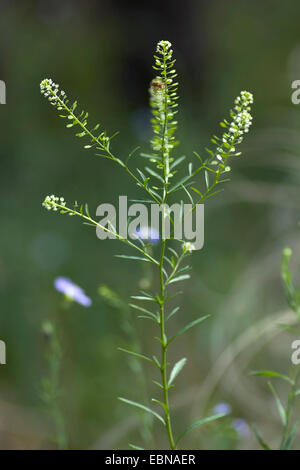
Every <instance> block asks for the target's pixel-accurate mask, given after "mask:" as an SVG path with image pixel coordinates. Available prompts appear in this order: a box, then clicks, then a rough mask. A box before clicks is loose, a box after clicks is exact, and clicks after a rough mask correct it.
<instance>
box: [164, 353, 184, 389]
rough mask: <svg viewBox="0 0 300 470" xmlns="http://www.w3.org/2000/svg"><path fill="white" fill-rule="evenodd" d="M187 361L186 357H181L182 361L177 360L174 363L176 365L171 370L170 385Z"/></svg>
mask: <svg viewBox="0 0 300 470" xmlns="http://www.w3.org/2000/svg"><path fill="white" fill-rule="evenodd" d="M185 363H186V358H185V357H184V358H182V359H180V361H178V362H176V364H175V365H174V367H173V369H172V371H171V374H170V378H169V381H168V387H170V385H171V384H172V383H173V382H174V380H175V379H176V377H177V375H178V374H179V372H180V371H181V369H182V368H183V367H184V365H185Z"/></svg>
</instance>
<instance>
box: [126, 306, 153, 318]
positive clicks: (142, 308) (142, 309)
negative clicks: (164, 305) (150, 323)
mask: <svg viewBox="0 0 300 470" xmlns="http://www.w3.org/2000/svg"><path fill="white" fill-rule="evenodd" d="M129 307H131V308H134V309H135V310H138V311H139V312H142V313H146V314H147V315H150V317H152V318H154V319H155V320H157V316H156V315H155V313H153V312H150V310H147V309H146V308H144V307H140V305H136V304H129Z"/></svg>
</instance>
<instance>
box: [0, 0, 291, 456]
mask: <svg viewBox="0 0 300 470" xmlns="http://www.w3.org/2000/svg"><path fill="white" fill-rule="evenodd" d="M0 9H1V15H0V27H1V41H0V79H1V80H4V81H5V83H6V87H7V104H6V105H1V106H0V124H1V145H0V158H1V172H0V178H1V184H0V193H1V197H0V206H1V215H2V217H1V231H0V237H1V238H0V242H1V249H0V295H1V314H0V339H3V340H5V342H6V345H7V364H6V365H5V366H0V448H1V449H10V448H25V449H30V448H53V447H55V446H54V445H53V444H51V443H49V442H48V436H49V434H50V435H51V433H53V425H52V421H51V419H49V417H47V415H46V414H45V413H44V411H43V406H42V402H41V399H40V381H41V378H42V377H43V376H45V375H47V364H46V362H45V358H44V353H45V349H46V347H47V345H46V344H45V341H44V339H43V337H42V335H41V324H42V322H43V321H44V320H45V319H50V320H56V321H57V322H58V323H59V326H60V328H61V331H63V338H64V341H63V350H64V359H63V374H62V375H63V377H62V381H63V390H64V395H63V397H62V403H63V410H64V413H65V415H66V419H67V431H68V435H69V438H70V445H71V447H72V448H79V449H81V448H97V449H101V448H127V443H128V442H134V443H136V444H139V445H143V436H142V435H141V427H142V423H143V420H142V415H141V414H140V413H135V410H134V409H131V408H129V407H127V406H126V405H124V404H122V403H120V402H118V401H117V396H119V395H122V396H126V397H128V398H132V399H140V398H141V394H142V386H141V385H139V384H140V379H141V377H140V375H141V371H140V370H137V372H135V371H134V370H132V369H133V364H128V358H127V357H124V356H125V355H124V354H122V353H121V352H120V351H118V350H117V347H118V346H123V347H125V346H126V345H128V344H129V343H130V341H131V340H130V334H131V332H130V331H128V325H129V326H130V325H131V322H130V321H129V323H128V315H129V314H128V312H126V310H124V309H123V310H122V309H119V308H115V307H114V306H113V305H111V304H110V302H107V301H106V300H105V299H104V298H103V296H102V297H101V296H100V295H99V291H98V288H99V286H100V285H103V284H105V285H106V286H108V287H109V288H110V289H112V290H113V291H114V292H116V293H117V294H118V295H119V296H120V298H121V299H123V300H124V301H125V302H126V301H127V299H128V298H129V296H130V295H134V294H136V292H137V291H138V288H139V286H141V285H143V284H145V282H146V283H147V282H151V278H149V273H148V272H144V271H143V269H142V268H141V267H140V266H137V265H136V264H131V263H130V262H127V261H122V260H120V259H117V258H115V257H114V256H113V255H114V254H118V253H120V252H122V250H123V248H122V247H120V246H119V245H118V244H117V243H116V242H114V241H113V242H112V241H105V242H100V241H99V240H98V239H97V237H96V235H95V232H94V230H93V229H92V228H90V227H86V226H83V225H82V224H81V223H80V221H79V220H76V219H75V218H74V219H73V218H72V219H70V218H68V217H62V216H61V217H60V216H57V215H55V214H51V213H50V214H49V213H47V212H46V211H45V210H44V209H43V208H42V207H41V202H42V201H43V199H44V197H45V195H47V194H52V193H54V194H58V195H63V196H64V197H65V198H66V200H67V201H74V200H75V199H76V200H78V201H81V202H88V203H89V205H90V209H91V211H94V210H95V208H96V207H97V205H98V204H100V203H101V202H116V201H117V198H118V196H119V195H121V194H127V195H128V196H130V197H133V198H134V197H136V196H138V195H139V192H138V190H137V188H135V187H132V185H131V183H130V181H128V180H127V179H126V176H124V174H123V172H122V169H120V168H118V167H116V166H114V165H113V164H111V162H109V161H104V160H103V159H100V157H95V156H94V155H93V154H92V153H91V152H89V151H87V150H83V149H82V145H81V143H82V141H79V140H78V139H76V138H75V137H74V132H72V130H71V131H70V130H67V129H65V127H64V122H63V121H62V120H60V119H58V117H57V115H56V114H57V113H56V112H55V110H54V109H52V107H51V106H49V104H48V103H47V102H46V100H45V99H44V98H43V97H42V96H41V95H40V92H39V83H40V81H41V80H42V79H43V78H46V77H51V78H52V79H53V80H54V81H55V82H57V83H59V84H61V86H62V87H63V89H64V90H65V91H66V92H67V94H68V95H69V97H70V99H78V100H79V103H80V105H81V106H82V107H83V108H84V109H86V110H88V111H89V113H90V118H91V122H95V123H96V122H100V123H101V125H102V126H104V127H105V128H106V129H107V131H108V133H109V134H111V133H113V132H114V131H116V130H119V131H120V135H119V136H118V137H117V138H116V139H115V140H114V142H113V149H114V152H115V154H116V155H118V156H119V157H120V158H121V159H124V158H126V156H127V155H128V153H129V152H130V151H131V150H132V149H133V148H134V147H136V146H137V145H140V146H141V148H142V150H143V151H146V152H147V151H148V150H149V144H148V140H149V137H150V136H151V128H150V124H149V111H148V87H149V83H150V81H151V79H152V78H153V71H152V69H151V66H152V54H153V52H154V49H155V45H156V42H157V41H158V40H160V39H168V40H169V41H171V42H172V43H173V47H174V51H175V55H176V57H177V64H176V65H177V71H178V73H179V79H180V88H179V93H180V97H181V99H180V106H181V107H180V114H179V115H178V117H179V121H180V129H179V139H180V142H181V146H180V147H178V150H176V151H177V154H178V155H180V154H184V155H187V157H188V158H190V159H192V158H193V157H192V151H193V150H196V151H198V152H202V153H203V149H204V147H205V146H207V145H208V144H209V139H210V137H211V135H212V134H214V133H216V132H219V129H218V123H219V122H220V120H221V119H222V118H223V117H227V115H228V110H229V109H230V107H231V106H232V102H233V99H234V98H235V97H236V96H237V95H238V94H239V92H240V90H244V89H246V90H249V91H251V92H252V93H253V94H254V97H255V106H254V109H253V116H254V125H253V128H252V129H251V132H250V134H249V135H248V136H247V139H245V143H243V145H242V147H243V149H242V150H243V157H242V158H240V159H238V160H237V161H236V162H235V164H234V165H233V166H232V174H231V178H232V181H231V183H230V184H228V185H227V186H226V190H225V191H224V193H222V194H221V195H218V197H216V198H215V199H213V198H212V199H211V200H209V201H208V202H207V204H206V208H205V245H204V248H203V249H202V251H199V252H196V253H195V255H194V256H193V258H192V264H193V276H192V280H191V281H190V282H188V283H186V284H185V285H184V286H183V287H184V294H183V296H182V297H181V299H180V303H181V306H182V309H181V313H180V314H179V315H178V316H176V319H174V321H173V325H171V326H170V329H171V331H172V330H173V329H174V330H175V329H176V328H178V327H180V326H183V325H184V324H185V323H186V322H187V321H188V320H192V319H193V318H195V317H196V316H198V315H201V314H202V315H204V314H211V315H212V317H211V319H210V320H209V321H207V322H205V323H203V325H201V327H199V328H197V329H195V330H193V331H192V332H191V333H189V335H187V336H186V337H182V338H181V339H179V340H178V343H177V347H175V348H174V347H173V348H170V360H172V361H174V360H176V359H179V358H180V357H182V355H184V356H186V357H187V358H188V365H187V366H186V369H185V371H184V373H182V374H181V376H180V377H179V379H178V385H177V387H176V389H175V390H174V391H173V392H172V396H171V402H172V405H173V407H174V414H175V415H176V417H175V422H174V425H175V429H176V430H177V431H180V430H182V428H183V426H184V425H187V424H189V423H190V422H192V421H195V420H196V419H198V418H199V417H200V416H202V415H203V413H207V412H209V411H210V409H211V408H212V407H213V406H214V405H215V404H216V403H218V402H220V401H226V402H228V403H230V405H231V406H232V409H233V411H232V418H228V420H227V421H228V423H229V424H230V419H234V418H243V419H245V420H246V421H247V423H249V425H250V424H251V423H256V424H257V425H258V426H259V427H260V429H261V430H262V432H263V433H264V435H265V437H266V439H267V440H268V441H269V442H270V443H271V445H276V443H277V442H278V440H279V435H280V420H279V418H278V417H277V413H276V409H275V405H274V403H273V400H272V397H271V396H270V393H269V391H268V389H267V385H266V382H265V380H264V379H258V378H254V377H249V376H248V373H249V371H250V370H252V369H271V368H272V367H273V368H275V369H276V370H278V371H280V372H283V373H287V371H288V369H289V367H290V353H291V346H290V345H291V341H292V336H290V335H289V334H286V333H282V332H280V331H277V329H276V328H275V326H276V322H277V321H278V318H281V317H284V316H286V317H287V318H288V319H290V317H289V315H290V313H289V311H288V308H287V307H286V302H285V298H284V294H283V289H282V287H281V281H280V259H281V252H282V249H283V248H284V246H286V245H289V246H291V247H292V248H293V250H294V257H293V269H294V270H295V271H297V268H298V267H299V263H300V249H299V248H300V247H299V225H298V222H299V220H300V219H299V206H300V199H299V189H298V188H299V180H300V174H299V162H300V160H299V159H300V109H299V107H297V106H295V105H293V104H292V103H291V82H292V81H293V80H295V79H300V32H299V21H298V18H299V15H300V4H298V3H297V2H295V1H292V0H286V1H285V2H282V1H280V0H272V1H271V0H265V1H264V2H262V1H261V0H248V1H245V0H239V1H237V0H236V1H233V0H227V1H226V2H224V1H222V0H211V1H197V0H186V1H185V2H170V1H164V2H161V4H159V3H158V2H140V1H138V0H135V1H131V2H127V1H125V0H119V1H117V0H116V1H113V0H112V1H108V0H107V1H102V0H99V1H93V0H91V1H89V2H83V1H79V0H77V1H66V0H65V1H58V0H56V1H52V2H47V1H45V0H40V1H32V0H28V1H27V2H18V1H12V0H6V1H5V0H1V1H0ZM134 158H139V157H138V154H137V155H136V156H135V157H134ZM131 163H132V165H133V167H135V163H134V160H133V159H132V160H131ZM60 275H63V276H67V277H70V278H71V279H72V280H73V281H74V282H76V283H78V284H79V285H80V286H82V287H83V288H84V289H85V291H86V293H87V295H89V296H90V297H91V298H92V300H93V305H92V307H90V308H89V309H85V308H84V307H80V306H79V305H76V304H74V305H72V307H71V308H70V309H68V310H65V309H64V308H63V306H62V298H61V295H60V294H58V293H57V292H56V291H55V289H54V286H53V281H54V279H55V277H57V276H60ZM133 317H135V315H133ZM292 318H293V316H291V321H292ZM141 322H142V320H136V319H135V318H134V324H135V325H136V328H137V335H138V338H139V341H141V343H142V347H143V350H144V351H149V350H150V351H151V348H152V343H151V341H152V339H151V338H152V337H153V334H154V332H153V329H152V326H149V325H148V324H147V322H146V323H142V324H141ZM145 373H146V376H147V377H148V379H149V380H148V382H149V383H151V381H150V378H152V375H151V370H149V369H148V368H147V369H146V371H145ZM285 391H286V389H285V387H284V386H283V387H282V389H281V388H280V386H279V392H280V393H285ZM154 392H155V393H156V390H155V389H154V390H153V388H152V386H151V385H150V386H148V391H147V394H148V396H150V395H151V394H152V395H153V393H154ZM175 409H176V412H175ZM225 427H226V426H225ZM164 439H165V436H164V435H163V434H162V430H161V427H160V426H159V424H158V425H156V424H155V427H154V443H153V446H156V447H158V448H159V447H161V448H164V447H165V446H166V445H167V444H166V442H165V440H164ZM182 445H183V446H185V447H186V448H194V449H198V448H199V449H201V448H228V447H233V448H257V447H258V446H257V443H256V441H255V438H254V437H253V436H252V434H251V433H250V434H249V436H246V437H237V436H233V437H232V436H231V434H230V433H228V429H224V426H223V425H221V424H215V425H214V426H212V425H211V426H208V427H207V428H205V430H202V431H201V432H195V433H194V434H193V435H190V436H189V437H187V438H186V439H185V441H183V442H182ZM299 445H300V436H298V439H297V440H296V443H295V447H296V448H299Z"/></svg>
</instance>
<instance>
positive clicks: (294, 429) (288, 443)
mask: <svg viewBox="0 0 300 470" xmlns="http://www.w3.org/2000/svg"><path fill="white" fill-rule="evenodd" d="M298 425H299V423H295V424H294V426H293V427H292V430H291V432H290V434H289V436H288V438H287V440H286V443H285V444H284V446H283V450H290V448H291V446H292V444H293V441H294V439H295V435H296V432H297V428H298Z"/></svg>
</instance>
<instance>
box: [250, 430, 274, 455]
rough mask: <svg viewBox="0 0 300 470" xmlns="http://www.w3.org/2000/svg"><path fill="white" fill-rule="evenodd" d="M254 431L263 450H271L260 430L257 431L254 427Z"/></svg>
mask: <svg viewBox="0 0 300 470" xmlns="http://www.w3.org/2000/svg"><path fill="white" fill-rule="evenodd" d="M252 429H253V431H254V434H255V436H256V439H257V440H258V442H259V443H260V445H261V446H262V448H263V449H265V450H271V449H270V447H269V446H268V444H267V443H266V442H265V441H264V440H263V438H262V435H261V434H260V432H259V430H258V429H257V427H256V426H253V427H252Z"/></svg>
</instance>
